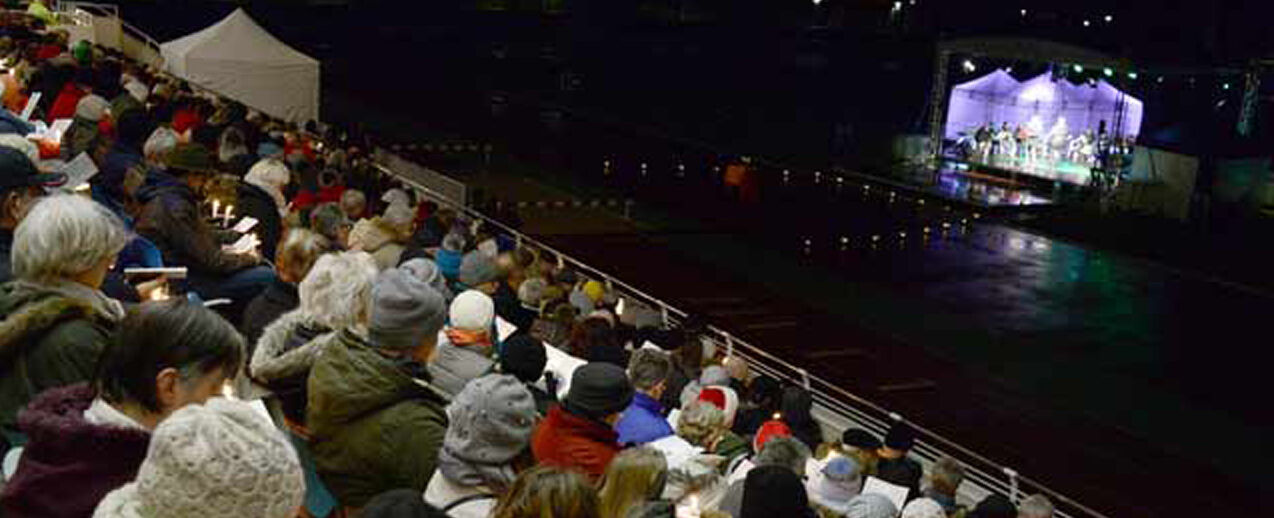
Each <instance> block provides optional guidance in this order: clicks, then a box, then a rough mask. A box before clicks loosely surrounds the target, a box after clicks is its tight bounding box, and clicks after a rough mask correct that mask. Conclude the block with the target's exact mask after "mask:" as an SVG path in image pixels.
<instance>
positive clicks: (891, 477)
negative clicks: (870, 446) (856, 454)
mask: <svg viewBox="0 0 1274 518" xmlns="http://www.w3.org/2000/svg"><path fill="white" fill-rule="evenodd" d="M915 443H916V436H915V431H913V430H912V428H911V426H909V425H907V424H906V423H896V424H894V425H893V426H892V427H890V428H889V433H887V434H885V446H884V447H883V448H881V449H880V451H879V457H880V460H879V461H878V462H877V463H876V477H877V478H880V479H881V480H884V481H885V482H889V483H891V484H895V485H899V486H902V487H905V488H908V489H909V490H910V492H909V493H907V495H908V496H909V497H916V496H919V495H920V478H921V477H923V476H924V468H922V467H921V466H920V463H919V462H917V461H916V460H915V459H912V458H910V457H908V456H907V453H908V452H910V451H911V447H912V446H913V445H915Z"/></svg>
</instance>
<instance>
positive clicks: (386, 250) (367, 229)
mask: <svg viewBox="0 0 1274 518" xmlns="http://www.w3.org/2000/svg"><path fill="white" fill-rule="evenodd" d="M398 241H399V240H398V238H397V236H395V231H394V229H392V228H390V227H389V225H388V224H386V223H384V222H382V221H381V219H380V218H379V217H376V218H371V219H360V220H358V223H355V224H354V228H353V229H351V230H350V232H349V244H350V248H358V249H360V250H362V251H364V252H367V253H369V254H372V258H373V259H375V260H376V268H378V269H379V270H381V271H385V270H388V269H390V268H393V267H395V266H398V260H399V259H401V258H402V255H403V250H404V249H405V247H404V246H403V245H402V244H401V243H399V242H398Z"/></svg>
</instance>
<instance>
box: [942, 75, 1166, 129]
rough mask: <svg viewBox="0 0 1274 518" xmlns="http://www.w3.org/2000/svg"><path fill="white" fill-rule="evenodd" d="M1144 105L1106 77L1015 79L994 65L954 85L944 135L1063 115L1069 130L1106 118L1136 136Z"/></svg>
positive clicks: (1048, 121)
mask: <svg viewBox="0 0 1274 518" xmlns="http://www.w3.org/2000/svg"><path fill="white" fill-rule="evenodd" d="M1143 109H1144V107H1143V105H1142V102H1141V101H1140V100H1138V99H1136V98H1134V97H1132V96H1131V95H1128V94H1126V93H1124V92H1122V91H1120V90H1119V89H1118V88H1115V87H1114V86H1112V85H1111V84H1110V83H1107V82H1106V81H1098V82H1096V84H1093V85H1090V84H1080V85H1076V84H1073V83H1071V82H1070V81H1067V80H1065V79H1054V78H1053V77H1052V76H1051V74H1049V73H1044V74H1042V75H1039V76H1036V77H1034V78H1032V79H1028V80H1026V81H1021V82H1019V81H1017V80H1016V79H1014V78H1013V76H1011V75H1009V74H1008V73H1007V72H1004V71H1002V70H996V71H995V72H992V73H990V74H988V75H986V76H983V77H981V78H978V79H974V80H973V81H969V82H967V83H963V84H959V85H956V87H955V88H954V89H953V90H952V92H951V103H950V105H949V106H948V108H947V127H946V138H948V139H956V138H958V137H959V136H960V134H962V133H972V132H974V131H976V130H977V128H978V127H979V126H982V125H984V124H993V125H995V126H996V127H999V126H1000V125H1001V124H1003V123H1006V122H1007V123H1008V124H1009V126H1010V127H1016V126H1017V125H1022V126H1026V125H1028V124H1030V123H1032V122H1033V121H1038V122H1036V124H1042V125H1043V127H1044V128H1045V129H1048V128H1052V127H1053V125H1055V124H1058V123H1059V121H1065V122H1064V124H1065V126H1066V127H1067V128H1068V130H1069V132H1070V133H1078V132H1083V131H1092V132H1093V133H1094V134H1096V133H1097V132H1098V131H1099V130H1100V128H1101V125H1102V123H1103V122H1105V124H1106V131H1107V132H1108V133H1111V134H1116V135H1122V136H1135V135H1138V134H1140V133H1141V120H1142V114H1143Z"/></svg>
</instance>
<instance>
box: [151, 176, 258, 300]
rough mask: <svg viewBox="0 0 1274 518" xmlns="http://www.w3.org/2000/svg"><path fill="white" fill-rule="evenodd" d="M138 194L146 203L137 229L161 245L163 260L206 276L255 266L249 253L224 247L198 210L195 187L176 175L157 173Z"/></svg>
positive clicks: (228, 273)
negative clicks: (191, 186) (226, 250)
mask: <svg viewBox="0 0 1274 518" xmlns="http://www.w3.org/2000/svg"><path fill="white" fill-rule="evenodd" d="M137 197H138V200H139V201H141V203H142V204H143V208H142V211H141V214H140V215H139V216H138V218H137V226H136V230H137V233H138V234H141V235H142V236H143V237H145V238H147V239H149V240H150V241H151V242H152V243H154V244H155V246H156V247H158V248H159V250H160V252H161V253H162V254H163V256H164V264H171V265H181V266H185V267H187V268H189V269H190V274H191V275H192V276H195V275H199V276H205V277H219V276H224V275H230V274H233V273H235V272H237V271H239V270H242V269H244V268H249V267H252V266H256V264H257V260H256V259H254V258H252V257H250V256H248V255H243V254H231V253H228V252H225V251H223V250H221V242H220V240H218V239H217V237H216V233H215V231H214V229H213V228H212V226H211V225H210V224H209V223H208V222H207V221H205V220H204V219H203V214H202V213H201V212H200V211H199V201H198V199H197V198H196V197H195V193H194V191H192V190H190V188H189V187H187V186H186V185H185V184H182V183H181V182H179V181H177V180H176V179H175V178H172V177H170V176H167V175H162V174H155V175H153V176H152V178H151V179H150V180H149V184H148V185H146V186H144V187H142V188H141V189H139V190H138V192H137ZM262 242H264V239H263V240H262Z"/></svg>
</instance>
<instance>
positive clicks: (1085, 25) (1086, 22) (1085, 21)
mask: <svg viewBox="0 0 1274 518" xmlns="http://www.w3.org/2000/svg"><path fill="white" fill-rule="evenodd" d="M1092 25H1093V22H1090V21H1088V20H1084V27H1091V26H1092Z"/></svg>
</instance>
